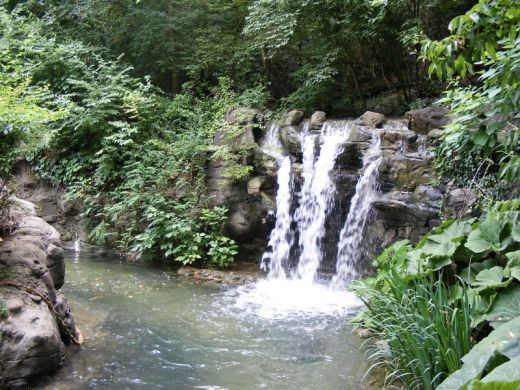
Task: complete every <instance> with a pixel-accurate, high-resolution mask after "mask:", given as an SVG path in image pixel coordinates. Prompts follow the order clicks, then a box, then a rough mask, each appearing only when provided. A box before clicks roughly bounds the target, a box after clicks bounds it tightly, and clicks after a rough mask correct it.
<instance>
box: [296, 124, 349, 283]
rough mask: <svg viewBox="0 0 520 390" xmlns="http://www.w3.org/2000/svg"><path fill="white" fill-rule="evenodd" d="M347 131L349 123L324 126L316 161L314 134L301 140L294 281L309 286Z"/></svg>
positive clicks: (319, 256)
mask: <svg viewBox="0 0 520 390" xmlns="http://www.w3.org/2000/svg"><path fill="white" fill-rule="evenodd" d="M350 129H351V125H350V123H348V122H347V123H346V125H343V126H338V127H336V126H334V125H333V124H331V123H328V124H326V125H325V127H324V128H323V130H322V131H321V134H320V144H321V148H320V153H319V157H318V158H317V159H316V157H315V149H316V135H313V134H304V137H303V142H302V149H303V172H302V177H303V186H302V190H301V199H300V207H299V208H298V209H297V211H296V214H295V218H296V220H297V221H298V229H299V233H300V236H299V246H300V258H299V260H298V267H297V269H296V271H295V273H294V275H293V278H296V279H301V280H303V281H305V282H308V283H312V282H313V281H314V280H315V278H316V276H317V272H318V268H319V266H320V263H321V260H322V258H323V249H322V241H323V238H324V236H325V221H326V218H327V215H328V213H329V211H330V206H331V203H332V200H333V196H334V193H335V191H336V186H335V183H334V180H333V177H332V170H333V169H334V165H335V163H336V159H337V157H338V155H339V154H340V153H341V152H342V150H343V147H344V142H345V140H346V139H347V137H348V132H349V131H350Z"/></svg>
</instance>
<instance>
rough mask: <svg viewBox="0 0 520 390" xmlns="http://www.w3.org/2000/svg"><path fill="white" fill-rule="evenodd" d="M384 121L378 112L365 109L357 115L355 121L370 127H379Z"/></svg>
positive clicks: (383, 117)
mask: <svg viewBox="0 0 520 390" xmlns="http://www.w3.org/2000/svg"><path fill="white" fill-rule="evenodd" d="M385 122H386V118H385V116H384V115H383V114H380V113H378V112H372V111H367V112H365V113H364V114H363V115H361V116H360V117H359V119H358V120H357V121H356V123H357V124H358V125H360V126H367V127H372V128H381V127H383V125H384V124H385Z"/></svg>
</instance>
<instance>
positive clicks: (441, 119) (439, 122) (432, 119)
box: [406, 106, 451, 134]
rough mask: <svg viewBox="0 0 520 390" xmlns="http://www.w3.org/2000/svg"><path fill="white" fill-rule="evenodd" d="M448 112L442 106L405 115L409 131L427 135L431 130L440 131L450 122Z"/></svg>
mask: <svg viewBox="0 0 520 390" xmlns="http://www.w3.org/2000/svg"><path fill="white" fill-rule="evenodd" d="M449 112H450V111H449V110H448V109H447V108H446V107H443V106H431V107H426V108H422V109H420V110H415V111H409V112H407V113H406V117H407V118H408V123H409V128H410V130H413V131H415V132H416V133H419V134H428V133H429V132H430V131H431V130H433V129H441V128H443V127H444V126H446V125H447V124H449V123H450V122H451V118H450V117H449V116H448V114H449Z"/></svg>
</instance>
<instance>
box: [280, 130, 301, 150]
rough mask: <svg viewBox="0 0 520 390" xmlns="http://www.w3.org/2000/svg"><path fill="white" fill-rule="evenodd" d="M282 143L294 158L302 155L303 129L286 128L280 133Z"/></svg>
mask: <svg viewBox="0 0 520 390" xmlns="http://www.w3.org/2000/svg"><path fill="white" fill-rule="evenodd" d="M280 136H281V138H282V143H283V145H284V146H285V148H286V149H287V151H288V152H289V153H290V154H292V155H293V156H300V155H301V154H302V129H301V127H298V126H284V127H282V129H281V131H280Z"/></svg>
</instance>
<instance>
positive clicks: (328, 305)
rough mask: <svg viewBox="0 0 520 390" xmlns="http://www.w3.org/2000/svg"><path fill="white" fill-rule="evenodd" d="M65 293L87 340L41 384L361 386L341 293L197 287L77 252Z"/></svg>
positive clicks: (242, 388) (233, 388)
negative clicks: (274, 302) (297, 301)
mask: <svg viewBox="0 0 520 390" xmlns="http://www.w3.org/2000/svg"><path fill="white" fill-rule="evenodd" d="M63 291H64V293H65V295H66V296H67V298H68V300H69V301H70V303H71V306H72V308H73V311H74V313H75V316H76V322H77V323H78V325H79V327H80V328H81V330H82V332H83V334H84V336H85V339H86V343H85V345H84V347H83V348H82V349H81V350H77V351H72V349H73V348H72V349H71V352H70V355H71V356H69V357H68V360H67V363H66V364H65V366H64V367H63V368H62V369H61V371H60V372H59V373H58V374H57V375H56V376H54V377H52V378H48V379H46V380H45V381H44V382H43V383H40V384H39V385H38V386H37V388H39V389H229V390H248V389H298V390H300V389H319V390H328V389H347V390H348V389H362V388H363V387H362V385H361V384H360V381H361V378H362V377H363V374H364V372H365V370H366V365H365V363H363V354H362V352H360V351H359V346H360V343H361V342H360V340H359V339H357V338H355V337H354V336H353V335H352V334H351V329H350V327H349V326H348V320H347V319H348V316H349V315H351V311H350V310H349V307H352V305H355V304H356V302H355V301H354V300H353V297H352V296H350V295H349V294H347V293H345V295H343V293H338V292H336V293H332V292H330V291H329V292H327V291H322V292H314V293H313V292H312V291H311V292H309V291H308V292H307V293H306V295H305V296H302V299H303V300H304V301H305V302H308V301H309V302H310V305H303V307H300V308H299V307H298V306H296V307H295V306H294V305H293V303H294V299H293V298H294V297H295V296H296V295H299V294H300V293H302V291H300V292H297V293H296V295H295V293H294V292H293V295H292V296H291V294H288V295H286V293H287V291H286V290H284V289H283V288H281V287H280V286H275V285H269V283H264V284H262V282H261V283H260V285H259V286H256V287H254V288H253V287H252V286H243V287H239V288H236V287H223V286H211V285H208V284H198V283H196V282H192V281H187V280H180V279H176V278H175V277H174V276H172V275H171V274H169V273H167V272H163V271H160V270H156V269H153V268H151V267H148V266H145V265H138V264H126V263H124V262H120V261H119V260H117V259H106V258H105V259H95V258H88V257H86V255H85V254H83V253H82V254H81V255H80V256H77V257H75V258H74V259H73V258H71V259H68V260H67V282H66V284H65V286H64V288H63ZM295 291H296V290H295ZM322 293H323V294H325V295H323V296H325V298H323V299H325V301H324V305H323V306H322V305H320V299H322V298H319V299H315V298H313V297H316V294H322ZM327 294H329V295H327ZM330 294H338V295H330ZM323 296H321V295H320V297H323ZM327 296H328V298H327ZM276 297H278V298H279V302H281V304H280V305H275V306H273V305H270V304H269V302H271V301H272V299H273V298H276ZM313 299H314V300H313ZM346 300H348V303H345V302H346ZM289 302H292V303H291V304H290V305H289ZM284 305H285V306H284ZM287 305H289V306H287ZM284 307H285V309H284ZM284 310H285V312H286V313H287V315H281V314H282V313H284Z"/></svg>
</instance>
